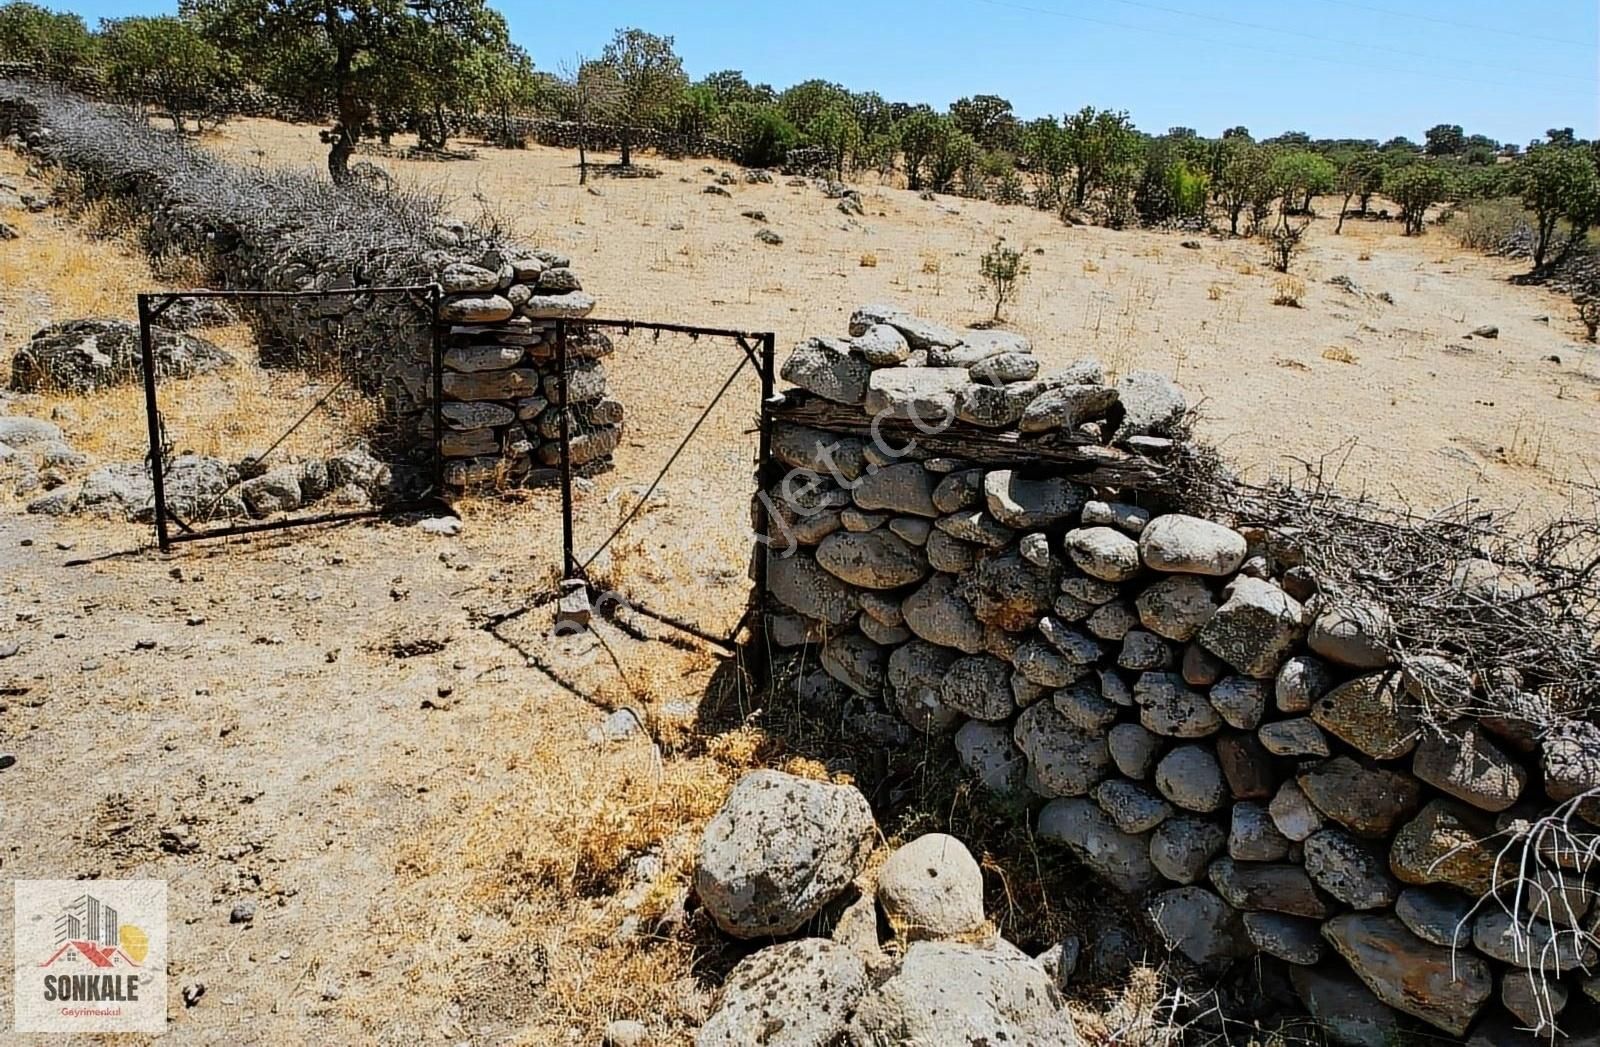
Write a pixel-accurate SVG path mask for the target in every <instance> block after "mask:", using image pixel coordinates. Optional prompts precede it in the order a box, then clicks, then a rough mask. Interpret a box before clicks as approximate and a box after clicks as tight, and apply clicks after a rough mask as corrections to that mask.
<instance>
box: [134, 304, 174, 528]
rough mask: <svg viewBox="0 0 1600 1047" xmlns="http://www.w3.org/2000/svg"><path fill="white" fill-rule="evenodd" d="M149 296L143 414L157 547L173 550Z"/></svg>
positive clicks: (142, 353)
mask: <svg viewBox="0 0 1600 1047" xmlns="http://www.w3.org/2000/svg"><path fill="white" fill-rule="evenodd" d="M150 322H151V317H150V296H149V295H147V294H141V295H139V364H140V366H141V367H143V368H144V416H145V422H146V424H147V426H148V428H149V431H150V484H151V487H152V489H153V490H154V492H155V502H156V546H157V547H158V548H159V549H160V550H161V551H162V552H164V553H165V552H171V551H172V539H171V538H170V537H169V536H168V535H167V478H166V473H165V464H166V463H164V462H163V461H162V460H161V453H162V450H163V449H162V447H161V413H160V405H159V404H157V402H156V354H155V350H154V349H153V348H152V347H151V344H150Z"/></svg>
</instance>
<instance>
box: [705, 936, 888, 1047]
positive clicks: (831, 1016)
mask: <svg viewBox="0 0 1600 1047" xmlns="http://www.w3.org/2000/svg"><path fill="white" fill-rule="evenodd" d="M866 991H867V971H866V966H865V965H864V964H863V963H862V961H861V958H860V957H859V956H857V955H856V954H855V953H854V952H852V951H851V950H850V949H849V948H848V947H846V946H844V945H838V944H835V943H833V942H830V941H826V940H824V939H821V938H801V939H799V940H798V941H792V942H783V943H780V944H778V945H769V946H768V947H767V948H765V949H762V950H761V951H759V952H756V953H752V954H751V955H749V956H746V957H745V958H744V959H743V960H740V961H739V963H738V964H737V965H736V966H735V967H734V968H733V970H731V971H729V972H728V977H727V979H726V980H725V981H724V983H723V987H722V993H721V996H720V997H719V998H718V1000H717V1006H716V1009H715V1010H714V1011H713V1012H712V1014H711V1017H710V1019H709V1020H707V1022H706V1024H705V1025H704V1026H702V1027H701V1029H700V1031H699V1033H698V1034H696V1036H695V1041H694V1042H695V1047H745V1045H746V1044H751V1043H756V1042H762V1043H768V1044H774V1045H777V1044H792V1045H795V1047H801V1045H810V1047H824V1045H827V1044H833V1043H838V1042H839V1041H840V1040H841V1039H842V1038H843V1035H844V1030H845V1023H846V1021H847V1020H848V1019H849V1017H850V1014H851V1013H852V1012H853V1011H854V1010H855V1007H856V1003H857V1002H858V1001H859V1000H860V999H861V997H862V996H863V995H865V993H866Z"/></svg>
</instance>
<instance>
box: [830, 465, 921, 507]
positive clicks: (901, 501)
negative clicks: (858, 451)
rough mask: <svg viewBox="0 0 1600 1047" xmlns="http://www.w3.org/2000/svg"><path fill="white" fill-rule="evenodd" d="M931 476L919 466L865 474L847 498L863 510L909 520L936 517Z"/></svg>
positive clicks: (890, 466)
mask: <svg viewBox="0 0 1600 1047" xmlns="http://www.w3.org/2000/svg"><path fill="white" fill-rule="evenodd" d="M933 487H934V484H933V476H932V474H930V473H929V472H928V470H926V469H924V468H923V467H922V464H921V463H920V462H901V463H898V464H896V465H889V466H884V467H883V468H881V469H878V470H875V471H874V470H871V469H869V470H868V471H867V475H865V476H863V477H862V478H861V480H860V481H859V482H857V484H856V486H855V489H854V490H853V491H851V493H850V496H851V498H852V499H853V500H854V501H855V503H856V505H857V506H858V507H860V508H862V509H866V510H869V511H871V510H883V511H886V512H891V513H902V514H905V515H910V516H927V517H934V516H938V515H939V512H938V510H937V509H935V508H934V507H933Z"/></svg>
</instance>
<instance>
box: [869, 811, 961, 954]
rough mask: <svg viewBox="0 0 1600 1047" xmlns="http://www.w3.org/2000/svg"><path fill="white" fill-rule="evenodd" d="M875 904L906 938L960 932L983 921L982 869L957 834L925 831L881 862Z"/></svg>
mask: <svg viewBox="0 0 1600 1047" xmlns="http://www.w3.org/2000/svg"><path fill="white" fill-rule="evenodd" d="M878 904H879V905H881V906H882V907H883V912H884V914H885V915H886V916H887V917H888V918H889V924H890V926H892V927H894V928H895V930H896V932H897V933H899V935H900V936H901V937H902V938H904V939H905V940H907V941H918V940H921V939H925V938H933V939H943V938H959V937H961V936H963V935H967V934H971V933H973V932H975V931H977V930H979V929H981V928H982V927H983V926H984V916H983V871H982V870H981V869H979V868H978V863H977V861H976V860H975V859H974V858H973V857H972V853H971V852H970V851H968V850H967V848H966V845H964V844H963V843H962V842H961V841H960V840H958V839H956V838H955V837H954V836H947V835H945V834H944V833H928V834H927V835H924V836H919V837H917V838H916V839H915V840H912V841H911V842H910V843H907V844H905V845H903V846H901V847H899V848H897V849H896V850H895V852H894V853H893V854H891V855H890V856H889V860H888V861H886V862H884V864H883V868H882V869H880V870H879V871H878Z"/></svg>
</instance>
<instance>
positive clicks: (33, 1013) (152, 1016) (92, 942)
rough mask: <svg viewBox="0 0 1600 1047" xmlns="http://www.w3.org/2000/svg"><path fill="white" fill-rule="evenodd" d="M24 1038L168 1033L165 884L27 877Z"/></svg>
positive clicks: (18, 986) (20, 921) (23, 888)
mask: <svg viewBox="0 0 1600 1047" xmlns="http://www.w3.org/2000/svg"><path fill="white" fill-rule="evenodd" d="M16 916H17V924H16V952H15V953H14V960H15V971H16V977H15V990H16V992H15V1001H16V1009H17V1013H16V1028H17V1031H18V1032H160V1031H161V1030H162V1029H163V1028H165V1025H166V1017H167V992H166V988H167V978H166V944H167V943H166V937H167V885H166V882H165V881H164V880H18V881H17V883H16Z"/></svg>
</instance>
